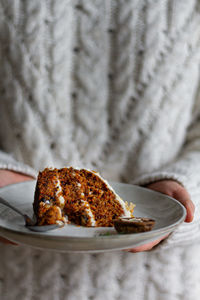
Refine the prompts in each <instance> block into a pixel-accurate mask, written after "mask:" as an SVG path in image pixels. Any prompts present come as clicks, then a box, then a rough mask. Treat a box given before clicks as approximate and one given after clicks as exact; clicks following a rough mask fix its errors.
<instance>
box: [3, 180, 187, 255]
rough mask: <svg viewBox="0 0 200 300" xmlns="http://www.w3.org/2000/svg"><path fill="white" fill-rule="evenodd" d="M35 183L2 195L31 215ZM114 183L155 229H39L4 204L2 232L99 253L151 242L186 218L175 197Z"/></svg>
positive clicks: (37, 243) (43, 245) (28, 241)
mask: <svg viewBox="0 0 200 300" xmlns="http://www.w3.org/2000/svg"><path fill="white" fill-rule="evenodd" d="M35 184H36V182H35V181H27V182H24V183H18V184H14V185H10V186H7V187H4V188H1V189H0V196H1V197H3V198H4V199H6V200H8V201H10V203H11V204H13V205H15V206H17V207H18V208H19V209H21V210H22V211H24V213H27V214H29V215H30V216H31V215H32V213H33V212H32V202H33V197H34V189H35ZM111 185H112V187H113V188H114V189H115V191H116V192H117V193H118V194H119V195H120V196H121V197H122V198H123V199H124V200H126V201H129V202H130V201H131V202H133V203H134V204H136V207H135V216H138V217H139V216H140V217H149V218H153V219H155V220H156V224H155V227H154V229H153V230H152V231H149V232H143V233H134V234H118V233H116V231H115V229H114V228H106V227H102V228H85V227H82V226H75V225H66V226H65V227H64V228H60V229H56V230H53V231H49V232H47V233H36V232H32V231H29V230H28V229H27V228H26V227H25V226H24V220H23V218H22V217H20V216H18V215H17V214H16V213H15V212H13V211H12V210H10V209H9V208H7V207H5V206H3V205H2V204H0V235H1V236H3V237H5V238H7V239H10V240H12V241H14V242H16V243H18V244H23V245H27V246H31V247H34V248H39V249H48V250H53V251H59V252H93V253H95V252H104V251H114V250H121V249H128V248H131V247H135V246H138V245H141V244H144V243H147V242H150V241H152V240H155V239H157V238H159V237H161V236H163V235H165V234H167V233H170V232H172V231H173V230H174V229H175V228H176V227H177V226H178V225H179V224H181V223H182V222H183V221H184V219H185V216H186V210H185V208H184V207H183V206H182V205H181V204H180V203H179V202H178V201H176V200H174V199H173V198H170V197H168V196H165V195H163V194H160V193H157V192H154V191H151V190H148V189H145V188H141V187H138V186H134V185H130V184H123V183H111Z"/></svg>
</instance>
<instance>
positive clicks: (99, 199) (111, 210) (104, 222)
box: [33, 167, 134, 227]
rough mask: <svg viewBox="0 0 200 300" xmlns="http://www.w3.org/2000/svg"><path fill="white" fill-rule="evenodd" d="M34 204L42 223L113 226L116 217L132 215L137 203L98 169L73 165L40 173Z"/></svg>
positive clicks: (39, 221) (39, 222) (35, 211)
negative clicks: (128, 199) (121, 194)
mask: <svg viewBox="0 0 200 300" xmlns="http://www.w3.org/2000/svg"><path fill="white" fill-rule="evenodd" d="M33 207H34V213H35V215H36V217H37V220H38V224H39V225H43V224H54V223H55V222H59V221H62V222H65V223H70V222H72V223H75V224H78V225H83V226H88V227H89V226H96V227H101V226H113V220H114V219H116V218H117V217H121V216H126V217H131V216H132V213H133V207H134V206H133V204H131V205H128V204H127V203H125V202H124V201H123V200H122V199H121V198H120V197H119V196H118V195H117V194H116V193H115V192H114V191H113V189H112V188H111V187H110V185H109V184H108V183H107V182H106V181H105V180H103V179H102V177H101V176H100V175H99V174H98V173H96V172H94V171H89V170H86V169H74V168H72V167H70V168H62V169H48V168H46V169H45V170H44V171H42V172H40V173H39V175H38V180H37V184H36V190H35V199H34V204H33Z"/></svg>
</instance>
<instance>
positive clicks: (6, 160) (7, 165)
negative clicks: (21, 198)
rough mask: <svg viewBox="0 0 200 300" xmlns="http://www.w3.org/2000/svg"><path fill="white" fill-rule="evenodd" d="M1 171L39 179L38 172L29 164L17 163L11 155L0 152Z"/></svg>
mask: <svg viewBox="0 0 200 300" xmlns="http://www.w3.org/2000/svg"><path fill="white" fill-rule="evenodd" d="M0 169H4V170H9V171H14V172H18V173H22V174H25V175H29V176H32V177H34V178H36V177H37V173H38V172H37V171H36V170H35V169H33V168H32V167H30V166H29V165H27V164H24V163H21V162H18V161H16V160H15V159H14V158H13V157H12V156H11V155H9V154H7V153H4V152H2V151H0Z"/></svg>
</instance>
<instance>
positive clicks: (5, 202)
mask: <svg viewBox="0 0 200 300" xmlns="http://www.w3.org/2000/svg"><path fill="white" fill-rule="evenodd" d="M0 204H3V205H5V206H8V207H10V208H11V209H13V210H14V211H15V212H17V213H18V214H20V215H21V216H23V217H24V214H23V213H22V212H21V211H20V210H18V209H17V208H16V207H14V206H12V205H11V204H10V203H9V202H7V201H6V200H4V199H3V198H1V197H0Z"/></svg>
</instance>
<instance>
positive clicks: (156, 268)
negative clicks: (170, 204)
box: [0, 0, 200, 300]
mask: <svg viewBox="0 0 200 300" xmlns="http://www.w3.org/2000/svg"><path fill="white" fill-rule="evenodd" d="M0 43H1V48H0V52H1V53H0V60H1V68H0V95H1V98H0V112H1V118H0V147H1V151H0V169H1V170H0V185H1V186H5V185H7V184H12V183H15V182H21V181H24V180H30V179H32V178H35V176H36V174H37V172H38V170H40V169H43V168H44V167H46V166H49V165H51V166H55V167H58V168H59V167H62V166H64V165H79V166H80V167H87V168H90V169H96V170H98V171H99V172H100V173H101V174H102V175H103V176H104V177H105V178H107V179H109V180H115V181H123V182H129V183H134V184H139V185H143V186H144V185H145V186H147V187H148V188H151V189H154V190H157V191H160V192H162V193H165V194H168V195H170V196H173V197H174V198H176V199H178V200H179V201H180V202H181V203H183V204H184V205H185V207H186V209H187V218H186V223H184V224H182V225H181V226H179V227H178V228H177V229H176V231H175V232H174V233H173V234H171V235H170V236H168V237H167V238H166V237H164V240H163V241H162V243H160V241H154V242H153V243H150V244H147V245H144V246H140V247H138V248H135V249H132V250H131V251H132V252H140V253H135V254H132V253H121V252H120V253H119V252H113V253H104V254H95V255H94V254H93V255H92V254H78V255H77V254H60V253H52V252H48V251H45V252H43V251H39V250H34V249H30V248H28V247H22V246H18V247H16V246H13V245H5V244H1V246H0V295H2V296H1V299H2V300H10V299H21V300H23V299H24V300H29V299H30V300H33V299H48V300H49V299H50V300H51V299H52V300H55V299H59V300H60V299H69V300H78V299H81V300H87V299H90V300H98V299H108V300H112V299H135V300H140V299H141V300H144V299H145V300H146V299H161V300H165V299H167V300H171V299H176V300H178V299H183V300H190V299H193V300H194V299H198V297H199V292H200V287H199V285H198V282H199V279H200V271H199V269H200V259H199V250H200V242H199V241H200V230H199V216H200V208H199V196H200V188H199V184H200V172H199V169H200V134H199V132H200V97H199V62H200V51H199V46H200V7H199V1H197V0H192V1H186V0H185V1H178V0H173V1H172V0H157V1H153V0H129V1H121V0H120V1H114V0H105V1H102V0H101V1H100V0H99V1H98V0H95V1H92V0H91V1H90V0H88V1H78V0H76V1H72V0H69V1H65V0H59V1H54V0H49V1H39V0H35V1H21V0H15V1H12V2H11V3H10V2H6V1H3V0H1V1H0ZM191 200H192V201H191ZM193 203H194V204H195V214H194V204H193ZM155 245H157V247H155V248H153V250H152V251H144V250H150V249H152V247H154V246H155Z"/></svg>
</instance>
